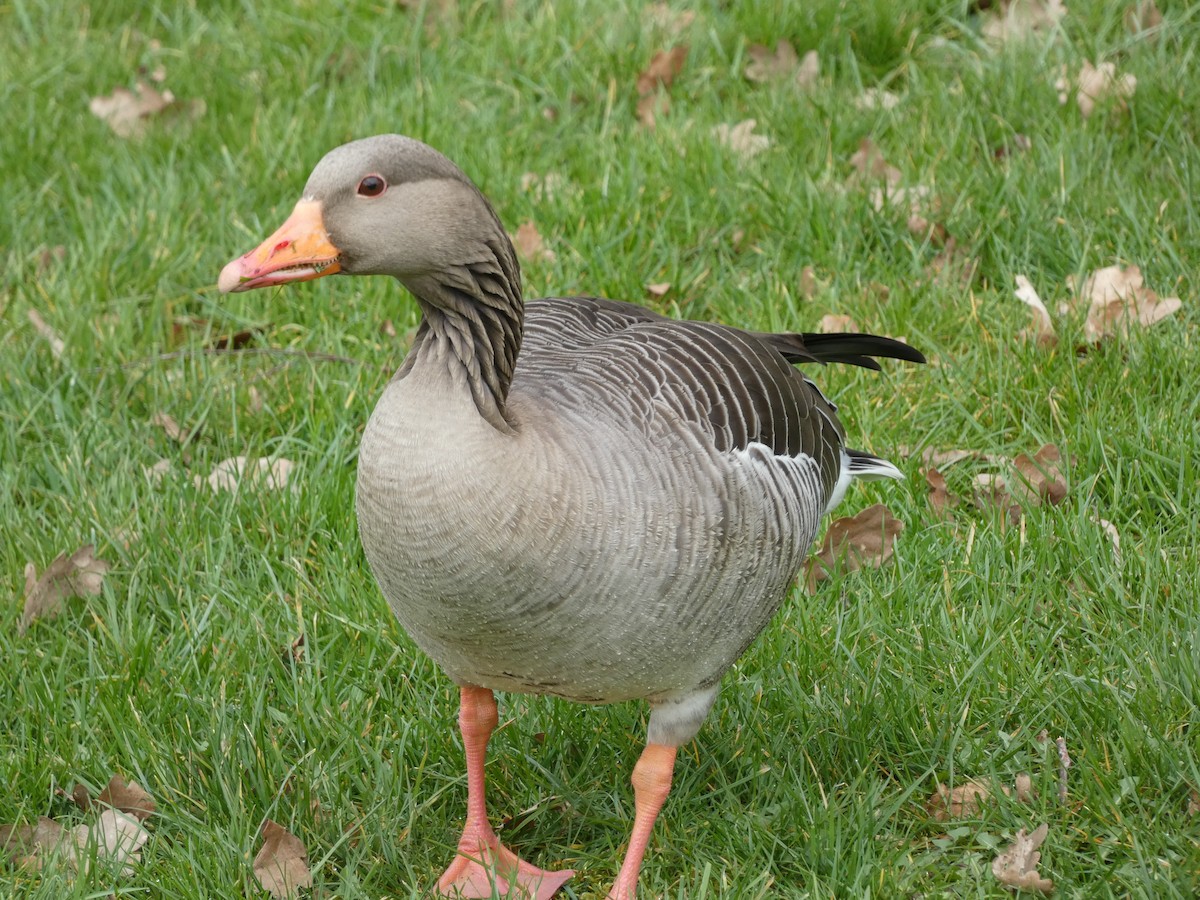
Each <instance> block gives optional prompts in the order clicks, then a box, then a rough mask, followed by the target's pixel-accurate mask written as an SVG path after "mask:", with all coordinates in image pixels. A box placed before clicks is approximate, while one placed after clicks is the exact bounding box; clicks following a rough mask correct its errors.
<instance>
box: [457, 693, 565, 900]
mask: <svg viewBox="0 0 1200 900" xmlns="http://www.w3.org/2000/svg"><path fill="white" fill-rule="evenodd" d="M498 721H499V717H498V716H497V713H496V698H495V697H493V696H492V692H491V691H489V690H487V689H486V688H478V687H464V688H463V689H462V699H461V704H460V706H459V711H458V725H459V728H460V729H461V730H462V737H463V748H464V749H465V750H466V756H467V824H466V826H465V827H464V828H463V833H462V837H461V838H460V839H459V842H458V854H457V855H456V856H455V857H454V861H453V862H451V863H450V866H449V868H447V869H446V871H445V872H444V873H443V874H442V877H441V878H440V879H438V893H439V894H441V895H442V896H443V897H492V896H494V895H495V894H496V893H499V894H500V896H502V897H511V898H514V900H515V898H521V900H549V898H550V897H552V896H553V895H554V892H555V891H557V890H558V889H559V888H560V887H561V886H562V884H563V882H564V881H566V880H567V879H568V878H570V877H571V876H572V875H574V874H575V873H574V872H572V871H569V870H567V871H562V872H548V871H545V870H542V869H539V868H537V867H536V866H531V865H530V864H529V863H527V862H525V861H524V860H522V859H520V858H518V857H517V855H516V854H515V853H513V852H512V851H511V850H509V849H508V848H507V847H505V846H504V845H503V844H501V843H500V839H499V838H498V837H496V832H495V831H493V830H492V826H491V824H490V823H489V822H488V816H487V804H486V802H485V797H484V774H483V760H484V756H485V754H486V752H487V743H488V738H490V737H491V735H492V732H493V731H494V730H495V729H496V723H497V722H498Z"/></svg>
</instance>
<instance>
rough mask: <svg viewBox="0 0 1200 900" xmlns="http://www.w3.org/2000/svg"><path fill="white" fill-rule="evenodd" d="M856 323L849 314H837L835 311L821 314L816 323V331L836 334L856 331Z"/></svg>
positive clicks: (857, 328)
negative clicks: (819, 319)
mask: <svg viewBox="0 0 1200 900" xmlns="http://www.w3.org/2000/svg"><path fill="white" fill-rule="evenodd" d="M858 330H859V327H858V323H857V322H855V321H854V320H853V319H852V318H850V317H849V316H844V315H839V314H837V313H827V314H826V315H823V316H821V321H819V322H818V323H817V331H819V332H821V334H838V333H839V332H843V331H858Z"/></svg>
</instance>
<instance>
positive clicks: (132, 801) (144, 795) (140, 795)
mask: <svg viewBox="0 0 1200 900" xmlns="http://www.w3.org/2000/svg"><path fill="white" fill-rule="evenodd" d="M95 803H96V804H97V805H98V806H107V807H110V808H112V809H115V810H118V811H120V812H123V813H125V814H127V815H130V816H133V817H134V818H135V819H137V820H138V821H141V822H144V821H146V819H148V818H150V816H152V815H154V812H155V810H157V809H158V806H157V804H155V802H154V798H153V797H151V796H150V794H149V793H148V792H147V791H146V789H145V788H143V787H142V786H141V785H140V784H138V783H137V782H136V781H126V780H125V779H124V778H122V777H121V776H120V775H114V776H113V777H112V778H110V779H109V781H108V784H107V785H106V786H105V788H104V790H102V791H101V792H100V796H98V797H97V798H96V800H95Z"/></svg>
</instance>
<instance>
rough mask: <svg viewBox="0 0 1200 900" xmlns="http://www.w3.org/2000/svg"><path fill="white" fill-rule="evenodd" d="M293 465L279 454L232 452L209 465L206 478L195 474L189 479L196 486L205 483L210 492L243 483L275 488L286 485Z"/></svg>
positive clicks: (237, 486) (270, 488)
mask: <svg viewBox="0 0 1200 900" xmlns="http://www.w3.org/2000/svg"><path fill="white" fill-rule="evenodd" d="M295 467H296V464H295V463H294V462H292V461H291V460H290V459H286V458H285V457H282V456H266V457H261V458H259V459H250V458H249V457H247V456H233V457H230V458H229V459H223V460H221V461H220V462H219V463H217V464H216V465H215V466H213V470H212V472H211V474H209V476H208V478H201V477H200V476H199V475H196V476H195V477H194V478H193V479H192V481H193V482H194V483H195V485H196V487H203V486H204V485H205V484H206V483H207V484H208V486H209V488H210V489H211V490H212V492H213V493H218V492H220V491H236V490H238V488H240V487H241V486H242V485H243V484H247V485H249V486H251V487H263V488H265V489H267V490H276V491H277V490H282V489H283V488H285V487H287V485H288V480H289V479H290V478H291V475H292V470H293V469H294V468H295ZM294 489H295V486H294V485H293V490H294Z"/></svg>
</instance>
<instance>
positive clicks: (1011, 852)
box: [992, 822, 1054, 894]
mask: <svg viewBox="0 0 1200 900" xmlns="http://www.w3.org/2000/svg"><path fill="white" fill-rule="evenodd" d="M1049 832H1050V826H1049V825H1047V824H1046V823H1045V822H1043V823H1042V824H1041V825H1039V826H1038V827H1037V828H1036V829H1035V830H1034V832H1033V834H1029V835H1027V834H1026V833H1025V829H1024V828H1022V829H1020V830H1019V831H1018V832H1017V834H1016V837H1014V838H1013V842H1012V843H1011V844H1009V846H1008V847H1007V848H1006V849H1005V850H1004V851H1003V852H1002V853H1000V855H998V856H997V857H996V858H995V859H994V860H992V874H993V875H995V876H996V878H997V879H998V880H999V881H1000V883H1001V884H1004V885H1007V886H1008V887H1013V888H1017V889H1018V890H1025V891H1040V892H1041V893H1043V894H1049V893H1050V892H1051V891H1053V890H1054V882H1053V881H1052V880H1051V879H1049V878H1043V877H1042V876H1041V874H1040V873H1039V872H1038V870H1037V867H1038V863H1039V862H1041V858H1042V854H1041V853H1040V852H1039V851H1038V848H1039V847H1041V846H1042V842H1043V841H1045V840H1046V835H1047V834H1049Z"/></svg>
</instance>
